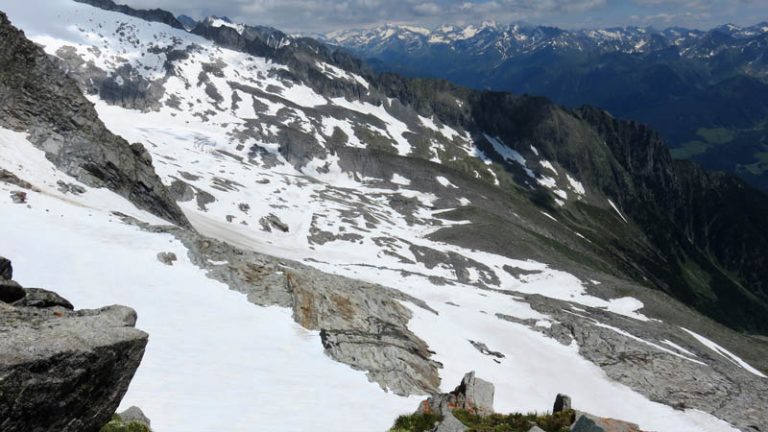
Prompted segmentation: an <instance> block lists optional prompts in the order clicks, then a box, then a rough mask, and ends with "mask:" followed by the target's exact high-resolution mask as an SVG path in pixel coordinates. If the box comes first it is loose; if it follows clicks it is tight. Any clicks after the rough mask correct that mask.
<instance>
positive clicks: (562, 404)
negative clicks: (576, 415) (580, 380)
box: [552, 394, 572, 414]
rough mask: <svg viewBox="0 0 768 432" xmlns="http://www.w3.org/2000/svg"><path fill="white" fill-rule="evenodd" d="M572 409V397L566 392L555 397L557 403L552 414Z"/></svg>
mask: <svg viewBox="0 0 768 432" xmlns="http://www.w3.org/2000/svg"><path fill="white" fill-rule="evenodd" d="M571 409H572V408H571V397H570V396H568V395H564V394H558V395H557V397H556V398H555V405H554V406H553V407H552V414H557V413H559V412H563V411H570V410H571Z"/></svg>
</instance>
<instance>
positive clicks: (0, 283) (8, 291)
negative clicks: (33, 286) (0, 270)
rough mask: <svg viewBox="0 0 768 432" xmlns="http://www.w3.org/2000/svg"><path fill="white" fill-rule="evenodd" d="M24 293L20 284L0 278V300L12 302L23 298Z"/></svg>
mask: <svg viewBox="0 0 768 432" xmlns="http://www.w3.org/2000/svg"><path fill="white" fill-rule="evenodd" d="M25 295H26V293H25V292H24V288H22V287H21V285H19V284H17V283H16V282H14V281H12V280H0V301H1V302H4V303H13V302H15V301H17V300H21V299H22V298H24V296H25Z"/></svg>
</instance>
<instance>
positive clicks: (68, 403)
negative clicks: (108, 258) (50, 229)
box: [0, 290, 147, 432]
mask: <svg viewBox="0 0 768 432" xmlns="http://www.w3.org/2000/svg"><path fill="white" fill-rule="evenodd" d="M31 293H32V295H31V296H32V297H33V299H32V300H34V301H30V302H28V303H26V304H38V305H40V306H41V307H34V306H26V305H21V306H20V305H18V304H20V303H17V305H11V304H8V303H5V302H0V334H2V337H0V430H2V431H3V432H36V431H57V432H96V431H98V430H99V429H101V427H102V426H104V425H105V424H106V423H107V422H108V421H109V420H110V418H111V417H112V414H113V413H114V412H115V409H116V408H117V406H118V405H119V403H120V400H121V399H122V397H123V395H124V394H125V392H126V390H127V389H128V384H129V383H130V381H131V379H132V378H133V375H134V373H135V372H136V369H137V368H138V366H139V363H140V361H141V358H142V356H143V355H144V348H145V347H146V344H147V334H146V333H144V332H142V331H140V330H137V329H135V328H134V325H135V323H136V312H134V311H133V310H132V309H130V308H127V307H123V306H109V307H105V308H101V309H96V310H80V311H73V310H70V309H68V308H67V307H66V305H69V302H67V301H66V300H64V299H63V298H61V297H60V296H58V295H55V294H54V293H50V292H48V291H44V290H33V291H31ZM22 300H23V299H22ZM63 302H66V303H63ZM62 303H63V304H62ZM46 305H48V306H49V307H46Z"/></svg>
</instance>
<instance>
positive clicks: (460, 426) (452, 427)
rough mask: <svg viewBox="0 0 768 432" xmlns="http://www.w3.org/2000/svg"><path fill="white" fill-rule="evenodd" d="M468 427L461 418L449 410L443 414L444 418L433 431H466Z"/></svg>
mask: <svg viewBox="0 0 768 432" xmlns="http://www.w3.org/2000/svg"><path fill="white" fill-rule="evenodd" d="M466 430H467V427H466V426H464V423H462V422H460V421H459V419H457V418H456V417H454V416H453V414H451V413H450V411H449V412H447V413H446V414H445V416H443V420H442V421H441V422H440V424H438V425H437V427H435V429H434V431H433V432H464V431H466Z"/></svg>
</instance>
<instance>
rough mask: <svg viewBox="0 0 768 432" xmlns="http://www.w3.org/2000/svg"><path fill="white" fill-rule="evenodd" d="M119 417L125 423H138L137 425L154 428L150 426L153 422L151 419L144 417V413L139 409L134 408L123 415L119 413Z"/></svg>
mask: <svg viewBox="0 0 768 432" xmlns="http://www.w3.org/2000/svg"><path fill="white" fill-rule="evenodd" d="M117 415H118V416H120V419H121V420H122V421H123V422H125V423H130V422H136V423H141V424H143V425H144V426H147V427H150V426H152V425H151V424H150V423H151V422H150V420H149V418H148V417H147V416H146V415H144V412H143V411H141V409H140V408H139V407H135V406H132V407H130V408H128V409H127V410H125V411H123V412H121V413H118V414H117Z"/></svg>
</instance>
